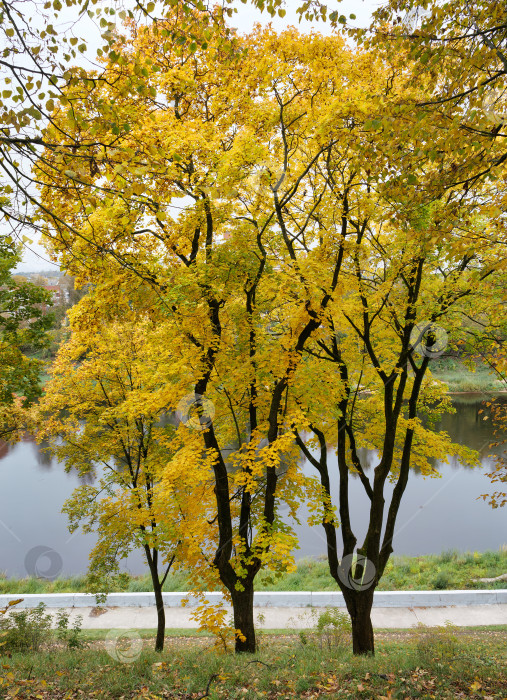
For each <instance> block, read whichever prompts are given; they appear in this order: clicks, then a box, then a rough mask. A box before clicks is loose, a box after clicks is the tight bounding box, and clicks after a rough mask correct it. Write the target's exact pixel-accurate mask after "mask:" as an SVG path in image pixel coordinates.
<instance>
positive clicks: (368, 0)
mask: <svg viewBox="0 0 507 700" xmlns="http://www.w3.org/2000/svg"><path fill="white" fill-rule="evenodd" d="M381 4H382V2H379V1H378V0H343V1H342V2H333V0H329V1H328V7H329V8H330V10H331V11H332V10H333V9H338V10H339V11H340V14H344V15H346V16H347V17H348V16H349V15H350V14H355V15H356V20H355V21H354V22H351V24H354V25H356V26H361V27H366V26H368V25H369V23H370V19H371V13H372V12H373V11H374V10H375V9H376V8H377V7H379V6H380V5H381ZM298 5H299V1H298V0H287V2H286V10H287V14H286V15H285V17H284V18H283V19H282V18H280V17H275V18H274V19H271V18H270V17H269V15H268V14H267V13H266V12H264V13H261V12H259V10H257V9H256V8H254V7H252V6H251V5H250V4H249V3H247V4H246V5H243V4H242V3H239V2H238V3H237V8H238V12H237V14H235V15H234V17H233V18H232V19H231V22H230V23H231V25H232V26H233V27H236V28H237V29H238V31H239V32H241V33H248V32H249V31H251V30H252V28H253V26H254V25H255V24H256V23H257V22H260V23H261V24H263V25H265V24H268V23H269V22H272V24H273V26H274V27H275V28H276V29H279V30H282V29H284V28H285V27H287V25H294V26H296V27H298V29H299V30H300V31H303V32H308V31H310V30H311V29H316V30H318V31H320V32H322V33H324V34H327V33H329V32H330V31H331V29H330V27H329V25H327V24H325V23H323V22H313V23H310V22H305V21H303V22H301V23H299V22H298V19H299V15H298V14H297V13H296V9H297V7H298ZM72 11H73V12H76V8H72ZM67 17H68V19H69V22H72V20H73V19H74V18H73V17H72V15H71V14H70V9H69V10H67ZM89 24H90V27H89V28H88V27H87V29H86V32H83V30H81V31H80V32H77V33H78V34H81V35H82V36H83V35H85V36H86V38H87V41H88V43H89V47H90V49H91V50H93V51H94V50H95V48H97V47H98V46H100V45H101V44H102V42H101V41H100V33H99V30H98V29H97V28H96V27H95V25H94V24H93V23H92V22H89ZM95 31H96V35H97V40H96V47H95V48H94V44H95V42H94V41H93V37H92V33H93V32H95ZM89 55H90V54H89ZM16 269H17V271H18V272H37V271H39V270H49V269H55V270H56V269H58V266H57V265H55V264H54V263H52V262H51V261H50V260H49V258H48V256H47V254H46V252H45V251H44V249H43V248H42V247H41V246H40V245H38V243H37V241H34V242H33V243H32V244H31V245H25V251H24V255H23V262H22V263H20V264H19V265H18V267H17V268H16Z"/></svg>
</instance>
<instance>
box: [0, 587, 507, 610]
mask: <svg viewBox="0 0 507 700" xmlns="http://www.w3.org/2000/svg"><path fill="white" fill-rule="evenodd" d="M163 595H164V604H165V605H166V606H167V607H169V608H179V607H181V604H182V600H183V599H184V598H185V597H186V596H185V593H164V594H163ZM16 598H23V602H22V603H20V604H19V605H17V606H16V607H17V608H33V607H35V606H36V605H38V604H39V603H45V604H46V605H47V607H48V608H86V607H94V606H95V605H96V602H95V595H94V594H92V593H46V594H39V593H26V594H24V595H23V594H19V595H16V594H12V595H10V594H9V595H5V594H3V595H0V608H1V607H3V606H4V605H7V603H8V602H9V601H10V600H14V599H16ZM206 599H207V600H208V601H209V602H210V603H217V602H219V601H220V600H221V599H222V594H221V593H208V594H207V595H206ZM198 603H199V601H197V600H196V599H194V598H191V599H190V603H189V605H188V607H193V606H195V605H197V604H198ZM497 603H504V604H507V589H500V590H492V591H378V592H377V593H375V596H374V602H373V605H374V607H376V608H420V607H444V606H451V605H495V604H497ZM153 605H155V596H154V595H153V593H110V594H109V595H108V597H107V602H106V607H148V606H153ZM254 606H255V607H262V608H264V607H273V608H287V607H290V608H308V607H318V608H322V607H328V606H330V607H345V602H344V600H343V596H342V594H341V593H338V592H332V591H321V592H319V591H294V592H282V593H278V592H276V593H275V592H269V591H259V592H258V593H255V598H254Z"/></svg>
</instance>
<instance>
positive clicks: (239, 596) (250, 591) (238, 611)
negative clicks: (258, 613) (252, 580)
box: [231, 584, 257, 654]
mask: <svg viewBox="0 0 507 700" xmlns="http://www.w3.org/2000/svg"><path fill="white" fill-rule="evenodd" d="M231 597H232V605H233V611H234V627H235V628H236V629H237V630H240V631H241V633H242V635H243V636H244V637H245V639H244V641H243V640H241V639H240V638H239V637H238V636H237V635H236V645H235V651H236V653H237V654H238V653H241V652H248V653H250V654H254V653H255V652H256V651H257V648H256V647H257V644H256V640H255V625H254V613H253V600H254V588H253V584H250V585H245V590H244V591H236V590H234V591H231Z"/></svg>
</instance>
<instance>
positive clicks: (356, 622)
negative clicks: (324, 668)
mask: <svg viewBox="0 0 507 700" xmlns="http://www.w3.org/2000/svg"><path fill="white" fill-rule="evenodd" d="M342 590H343V589H342ZM373 592H374V589H373V588H369V589H368V590H365V591H353V590H346V591H343V597H344V598H345V603H346V605H347V610H348V612H349V615H350V620H351V622H352V651H353V653H354V654H357V655H373V654H374V653H375V642H374V637H373V625H372V624H371V608H372V605H373Z"/></svg>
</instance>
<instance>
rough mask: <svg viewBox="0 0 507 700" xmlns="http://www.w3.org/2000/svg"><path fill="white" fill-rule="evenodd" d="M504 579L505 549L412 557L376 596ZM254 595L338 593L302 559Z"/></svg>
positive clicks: (398, 564)
mask: <svg viewBox="0 0 507 700" xmlns="http://www.w3.org/2000/svg"><path fill="white" fill-rule="evenodd" d="M505 573H507V545H504V546H503V547H502V548H500V549H499V550H497V551H487V552H458V551H456V550H450V551H446V552H442V553H441V554H427V555H422V556H417V557H407V556H393V557H392V558H391V560H390V561H389V563H388V565H387V567H386V571H385V573H384V576H383V577H382V580H381V581H380V584H379V586H378V589H377V590H379V591H407V590H415V591H417V590H430V591H431V590H467V589H500V588H507V581H505V580H501V579H500V580H498V581H494V582H490V583H482V582H480V581H476V580H474V579H480V578H495V577H497V576H501V575H503V574H505ZM188 588H189V577H188V575H187V573H186V572H185V571H175V572H174V573H171V574H170V575H169V576H168V578H167V581H166V583H165V585H164V591H166V592H171V591H174V592H177V591H180V592H185V591H187V590H188ZM88 590H89V587H88V582H87V579H86V577H85V576H74V577H72V578H57V579H55V580H53V581H49V580H45V579H42V578H40V579H37V578H23V579H17V578H7V577H5V576H3V575H1V574H0V593H1V594H13V595H18V594H19V595H22V594H26V593H86V592H87V591H88ZM152 590H153V586H152V583H151V579H150V576H149V574H148V573H147V574H146V575H145V576H130V575H129V574H122V575H121V579H120V580H119V581H118V584H117V585H116V586H114V587H113V588H112V592H114V591H116V592H119V591H129V592H151V591H152ZM256 590H258V591H337V590H338V589H337V586H336V583H335V581H334V580H333V579H332V578H331V576H330V575H329V568H328V566H327V562H326V561H325V560H324V559H322V560H319V559H302V560H299V561H298V562H297V569H296V571H294V572H293V573H287V574H282V575H280V576H278V577H276V578H275V577H274V576H273V575H271V576H270V575H269V573H268V572H262V574H261V575H260V576H259V579H258V583H257V585H256Z"/></svg>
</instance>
